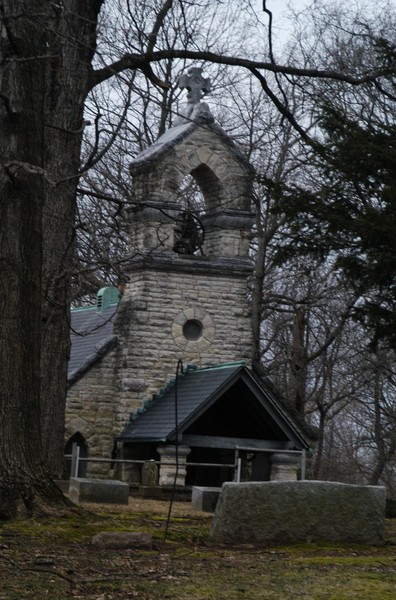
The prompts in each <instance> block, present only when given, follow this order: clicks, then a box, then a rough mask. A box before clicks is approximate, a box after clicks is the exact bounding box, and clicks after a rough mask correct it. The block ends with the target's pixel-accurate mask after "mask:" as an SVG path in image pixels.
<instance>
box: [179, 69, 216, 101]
mask: <svg viewBox="0 0 396 600" xmlns="http://www.w3.org/2000/svg"><path fill="white" fill-rule="evenodd" d="M178 85H179V87H180V88H181V89H182V90H183V89H187V90H188V94H187V100H188V102H190V103H191V104H199V102H200V101H201V99H202V97H203V96H204V95H205V94H208V93H209V92H210V79H209V78H206V79H205V77H202V69H201V68H200V67H191V69H189V70H188V75H182V76H181V77H179V81H178Z"/></svg>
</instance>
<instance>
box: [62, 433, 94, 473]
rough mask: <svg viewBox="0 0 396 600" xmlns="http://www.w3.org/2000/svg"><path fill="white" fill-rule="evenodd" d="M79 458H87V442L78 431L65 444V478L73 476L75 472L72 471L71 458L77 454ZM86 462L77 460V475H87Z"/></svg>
mask: <svg viewBox="0 0 396 600" xmlns="http://www.w3.org/2000/svg"><path fill="white" fill-rule="evenodd" d="M77 449H78V455H79V458H88V444H87V442H86V440H85V438H84V436H83V435H81V433H80V432H79V431H77V433H75V434H74V435H72V436H71V437H70V438H69V439H68V441H67V442H66V446H65V456H66V457H67V458H66V468H65V470H66V473H65V474H66V479H69V478H70V477H71V476H75V473H72V467H73V470H74V464H73V458H71V457H75V456H76V455H77ZM87 468H88V463H87V462H86V461H85V460H82V461H79V463H78V473H77V477H86V475H87Z"/></svg>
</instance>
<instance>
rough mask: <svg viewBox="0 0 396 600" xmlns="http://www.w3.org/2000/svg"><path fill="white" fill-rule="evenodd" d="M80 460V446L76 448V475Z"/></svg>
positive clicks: (76, 474) (75, 475) (75, 474)
mask: <svg viewBox="0 0 396 600" xmlns="http://www.w3.org/2000/svg"><path fill="white" fill-rule="evenodd" d="M79 460H80V446H77V448H76V463H75V467H74V477H78V461H79Z"/></svg>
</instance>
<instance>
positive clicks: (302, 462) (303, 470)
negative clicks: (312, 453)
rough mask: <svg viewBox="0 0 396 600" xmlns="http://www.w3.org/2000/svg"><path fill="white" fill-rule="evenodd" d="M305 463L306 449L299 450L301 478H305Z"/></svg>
mask: <svg viewBox="0 0 396 600" xmlns="http://www.w3.org/2000/svg"><path fill="white" fill-rule="evenodd" d="M306 465H307V453H306V450H301V480H302V481H303V480H304V479H305V471H306Z"/></svg>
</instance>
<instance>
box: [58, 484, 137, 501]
mask: <svg viewBox="0 0 396 600" xmlns="http://www.w3.org/2000/svg"><path fill="white" fill-rule="evenodd" d="M69 497H70V500H71V501H72V502H75V503H76V504H81V503H83V502H98V503H100V504H128V498H129V485H128V484H127V483H124V482H122V481H116V480H114V479H84V478H79V477H71V478H70V484H69Z"/></svg>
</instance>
